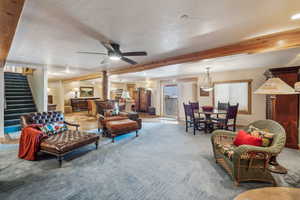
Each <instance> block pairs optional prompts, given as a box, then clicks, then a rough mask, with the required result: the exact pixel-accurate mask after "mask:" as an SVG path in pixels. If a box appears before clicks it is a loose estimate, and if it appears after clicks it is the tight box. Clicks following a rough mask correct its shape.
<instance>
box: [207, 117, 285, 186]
mask: <svg viewBox="0 0 300 200" xmlns="http://www.w3.org/2000/svg"><path fill="white" fill-rule="evenodd" d="M250 125H252V126H255V127H257V128H260V129H268V131H269V132H271V133H274V138H273V141H272V144H271V146H269V147H257V146H251V145H241V146H239V147H237V146H235V145H233V140H234V138H235V135H236V133H235V132H232V131H226V130H216V131H214V132H213V133H212V137H211V141H212V146H213V152H214V157H215V159H216V162H217V163H219V164H220V165H221V166H222V167H223V168H224V169H225V170H226V171H227V173H228V174H229V175H230V176H231V178H232V179H233V181H234V183H235V185H239V183H240V182H242V181H254V180H256V181H262V182H269V183H272V184H273V185H276V182H275V180H274V178H273V176H272V175H271V173H270V172H269V170H268V167H269V162H270V159H271V158H272V157H274V156H277V155H278V154H279V153H280V152H281V151H282V149H283V148H284V145H285V140H286V135H285V130H284V128H283V127H282V126H281V125H280V124H279V123H277V122H275V121H272V120H259V121H256V122H253V123H251V124H249V125H248V126H247V127H246V128H245V130H248V127H249V126H250Z"/></svg>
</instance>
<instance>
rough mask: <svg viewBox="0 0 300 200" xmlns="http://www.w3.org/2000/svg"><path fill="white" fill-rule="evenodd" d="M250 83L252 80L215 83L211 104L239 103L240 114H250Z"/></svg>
mask: <svg viewBox="0 0 300 200" xmlns="http://www.w3.org/2000/svg"><path fill="white" fill-rule="evenodd" d="M251 83H252V80H238V81H223V82H215V83H214V90H213V104H214V105H216V106H217V104H218V102H222V103H225V102H229V103H230V104H237V103H239V113H240V114H251Z"/></svg>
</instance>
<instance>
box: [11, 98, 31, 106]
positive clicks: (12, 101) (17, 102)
mask: <svg viewBox="0 0 300 200" xmlns="http://www.w3.org/2000/svg"><path fill="white" fill-rule="evenodd" d="M6 103H7V105H10V104H33V100H32V99H24V100H7V101H6Z"/></svg>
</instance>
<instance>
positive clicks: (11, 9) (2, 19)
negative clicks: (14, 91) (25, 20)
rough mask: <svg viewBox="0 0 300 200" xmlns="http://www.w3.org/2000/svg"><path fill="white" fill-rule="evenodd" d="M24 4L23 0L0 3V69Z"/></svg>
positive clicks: (8, 0) (2, 0) (4, 0)
mask: <svg viewBox="0 0 300 200" xmlns="http://www.w3.org/2000/svg"><path fill="white" fill-rule="evenodd" d="M24 2H25V0H1V1H0V27H1V28H0V67H3V66H4V65H5V61H6V58H7V55H8V52H9V49H10V46H11V43H12V41H13V38H14V35H15V31H16V29H17V25H18V22H19V18H20V16H21V12H22V9H23V6H24Z"/></svg>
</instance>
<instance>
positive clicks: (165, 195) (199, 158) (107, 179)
mask: <svg viewBox="0 0 300 200" xmlns="http://www.w3.org/2000/svg"><path fill="white" fill-rule="evenodd" d="M143 126H144V128H143V130H142V131H141V132H140V137H138V138H135V137H125V138H122V140H118V141H117V142H116V143H115V144H112V143H108V142H102V144H101V147H100V149H98V150H94V148H95V147H94V145H89V146H87V147H85V148H82V149H80V150H79V151H77V152H76V153H73V154H72V155H70V156H68V159H67V161H65V162H63V168H57V161H56V160H55V159H54V158H53V157H51V156H42V158H41V160H39V161H34V162H32V161H25V160H21V159H18V158H17V157H16V156H17V149H16V148H13V149H6V150H2V151H0V199H1V200H4V199H5V200H6V199H8V200H9V199H22V200H27V199H28V200H35V199H37V200H41V199H43V200H47V199H51V200H52V199H53V200H54V199H55V200H58V199H63V200H79V199H85V200H89V199H91V200H92V199H93V200H94V199H103V200H143V199H147V200H171V199H172V200H194V199H195V200H202V199H203V200H230V199H233V198H234V197H235V196H236V195H237V194H239V193H241V192H243V191H245V190H248V189H251V188H257V187H264V186H270V185H269V184H261V183H243V184H241V186H240V187H235V186H234V185H233V183H232V181H231V179H230V177H229V176H228V175H227V174H226V172H225V171H224V170H223V169H222V168H221V167H220V166H218V165H217V164H216V163H215V161H214V159H213V154H212V149H211V144H210V135H209V134H204V133H198V135H196V136H193V135H192V134H191V133H185V131H184V127H183V126H181V125H176V124H167V123H159V122H158V123H144V124H143ZM131 136H134V135H131ZM280 161H281V162H282V164H283V165H285V166H287V167H288V168H289V169H292V170H291V172H292V173H297V172H295V171H293V170H295V169H296V170H299V163H300V154H299V152H297V151H294V150H285V151H284V152H283V153H282V155H281V156H280ZM298 172H299V171H298ZM287 176H289V175H286V176H282V175H281V176H276V179H278V180H279V182H280V184H282V185H286V184H287V185H288V184H289V183H288V182H286V181H285V180H286V178H285V177H287ZM292 177H293V176H292ZM296 182H297V181H296Z"/></svg>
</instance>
